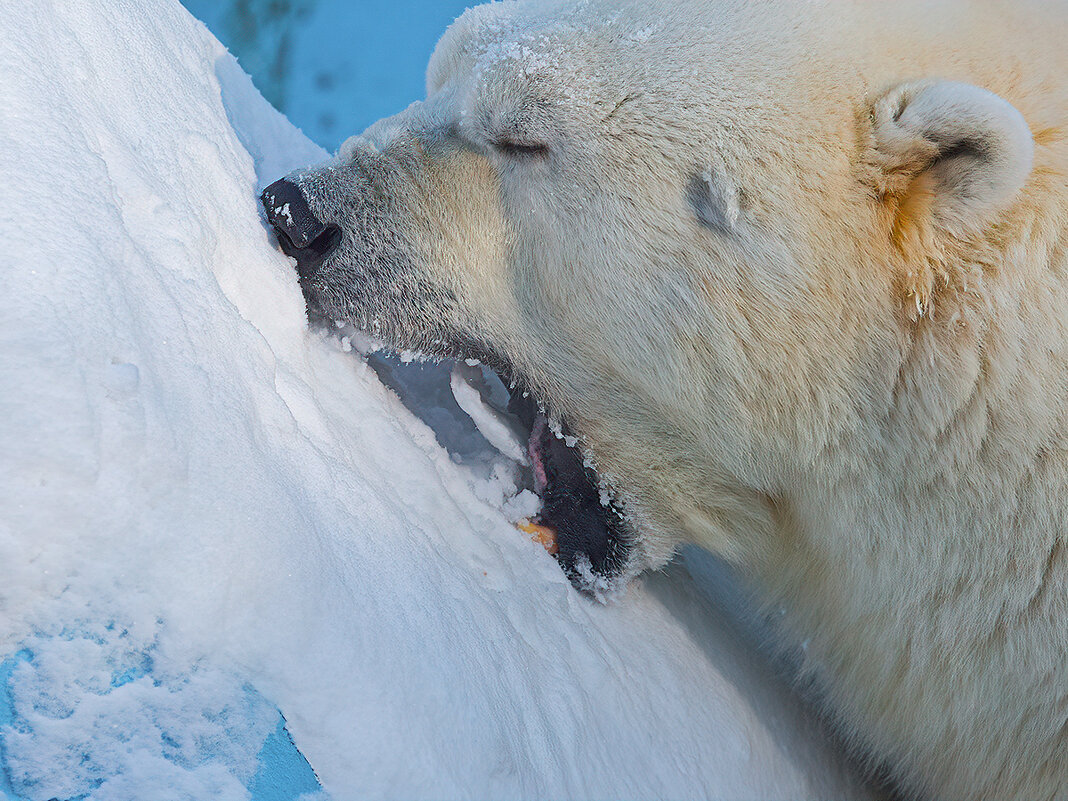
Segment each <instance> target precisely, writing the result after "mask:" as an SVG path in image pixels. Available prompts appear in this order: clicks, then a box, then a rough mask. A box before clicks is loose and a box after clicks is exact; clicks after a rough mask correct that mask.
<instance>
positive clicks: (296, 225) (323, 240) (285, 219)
mask: <svg viewBox="0 0 1068 801" xmlns="http://www.w3.org/2000/svg"><path fill="white" fill-rule="evenodd" d="M260 202H261V203H262V204H263V210H264V212H265V213H266V215H267V222H269V223H270V224H271V226H272V227H273V228H274V230H275V233H276V234H277V236H278V244H279V245H281V247H282V250H283V251H285V253H286V255H288V256H292V257H293V258H294V259H296V260H297V272H298V273H299V274H300V277H301V278H310V277H311V276H312V275H313V274H314V273H315V271H316V269H317V268H318V267H319V265H321V264H322V263H323V262H324V261H326V259H327V258H328V257H329V256H330V254H331V253H333V252H334V251H335V250H337V247H338V245H340V244H341V229H340V228H338V227H337V226H336V225H327V224H326V223H324V222H322V221H321V220H320V219H319V218H317V217H316V216H315V214H314V213H313V212H312V210H311V208H310V207H309V206H308V201H307V199H306V198H305V197H304V193H303V192H301V191H300V187H299V186H297V185H296V184H295V183H293V182H292V181H288V180H286V179H285V178H283V179H282V180H280V181H275V182H274V183H273V184H271V185H270V186H268V187H267V188H266V189H264V190H263V194H262V195H260Z"/></svg>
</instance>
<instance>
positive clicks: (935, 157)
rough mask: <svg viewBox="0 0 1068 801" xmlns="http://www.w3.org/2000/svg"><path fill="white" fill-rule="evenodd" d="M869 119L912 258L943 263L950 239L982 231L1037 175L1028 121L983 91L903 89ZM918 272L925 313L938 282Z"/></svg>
mask: <svg viewBox="0 0 1068 801" xmlns="http://www.w3.org/2000/svg"><path fill="white" fill-rule="evenodd" d="M869 118H870V119H869V121H870V124H871V126H872V138H873V139H872V141H873V144H874V149H875V155H874V167H875V168H876V169H875V172H876V175H875V181H876V190H877V193H878V195H879V196H880V197H881V198H882V199H883V200H885V201H889V203H890V207H891V209H892V210H893V235H894V239H895V241H896V242H897V244H898V245H899V246H900V247H902V249H903V250H905V251H906V256H907V257H909V258H910V260H914V259H918V258H928V259H932V260H934V261H938V255H939V251H941V250H942V248H944V247H945V245H946V244H947V242H946V235H948V236H950V237H954V238H958V239H960V238H965V237H968V236H970V235H973V234H976V233H979V232H981V231H982V230H983V229H984V228H986V227H987V226H988V225H990V224H991V223H992V222H994V221H995V220H996V219H997V215H998V213H999V212H1001V211H1002V210H1003V209H1005V208H1006V207H1007V206H1008V205H1009V203H1010V202H1011V201H1012V200H1013V198H1014V197H1015V196H1016V194H1017V193H1018V192H1019V191H1020V189H1021V188H1022V187H1023V185H1024V182H1025V181H1026V180H1027V176H1028V175H1029V174H1030V172H1031V165H1032V162H1033V160H1034V142H1033V140H1032V137H1031V131H1030V129H1029V128H1028V127H1027V123H1026V122H1025V121H1024V118H1023V116H1022V115H1021V114H1020V112H1019V111H1017V110H1016V109H1015V108H1014V107H1013V106H1012V105H1011V104H1010V103H1008V102H1007V101H1006V100H1003V99H1002V98H1001V97H999V96H998V95H996V94H994V93H992V92H988V91H987V90H985V89H980V88H979V87H977V86H972V85H970V84H965V83H956V82H953V81H917V82H910V83H905V84H901V85H898V86H896V87H894V88H893V89H891V90H890V91H889V92H887V93H886V94H884V95H883V96H882V97H880V98H879V99H878V100H877V101H876V102H875V103H874V105H873V106H872V107H871V109H870V115H869ZM917 250H919V251H921V252H916V251H917ZM916 266H917V267H919V265H916ZM919 270H920V272H921V273H928V275H927V277H926V278H927V280H925V279H924V277H923V276H921V275H915V276H913V278H914V279H917V280H916V283H917V285H916V286H914V287H910V291H913V292H914V294H915V295H916V304H917V308H918V310H919V311H920V313H921V314H923V313H924V311H925V305H926V303H927V300H928V298H929V296H930V292H931V289H932V287H931V284H932V283H933V280H930V279H932V276H931V275H930V270H927V269H924V268H923V267H919ZM936 271H937V268H936ZM941 277H942V279H943V280H947V276H946V275H945V274H943V275H942V276H941Z"/></svg>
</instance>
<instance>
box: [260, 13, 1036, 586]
mask: <svg viewBox="0 0 1068 801" xmlns="http://www.w3.org/2000/svg"><path fill="white" fill-rule="evenodd" d="M757 5H758V4H745V3H709V2H700V3H698V2H683V3H671V4H666V5H665V4H655V5H654V4H648V3H644V2H631V3H622V4H621V3H618V2H611V3H608V2H584V3H563V2H556V1H553V2H510V3H496V4H491V5H487V6H483V7H479V8H476V9H473V10H471V11H468V12H467V13H466V14H464V15H463V16H462V17H461V18H460V19H459V20H458V21H457V22H456V23H455V24H454V25H453V26H452V27H451V28H450V29H449V31H448V32H447V33H446V34H445V36H444V38H443V39H442V41H441V42H440V43H439V45H438V47H437V50H436V52H435V54H434V56H433V58H432V60H431V62H430V66H429V70H428V78H427V99H426V100H425V101H423V102H419V103H415V104H413V105H412V106H411V107H409V108H408V109H407V110H405V111H404V112H402V113H400V114H398V115H397V116H395V117H391V118H389V119H385V120H382V121H381V122H379V123H377V124H375V125H374V126H372V127H371V128H370V129H369V130H368V131H366V132H365V133H364V134H362V135H360V136H357V137H354V138H353V139H350V140H349V141H348V142H346V143H345V144H344V145H343V146H342V147H341V149H340V151H339V152H338V154H337V155H336V157H335V158H333V159H332V160H330V161H329V162H327V163H325V164H322V165H319V166H316V167H314V168H311V169H307V170H303V171H299V172H297V173H295V174H293V175H291V176H289V177H288V178H287V179H286V180H285V181H284V182H279V183H278V184H275V185H274V186H273V187H271V188H269V189H268V191H267V192H266V193H265V205H266V207H267V210H268V216H269V218H270V219H271V221H272V222H273V224H274V225H275V227H276V229H277V230H278V231H279V234H280V240H281V241H282V244H283V247H285V249H286V250H287V252H289V253H290V254H291V255H293V256H294V257H295V258H296V259H297V262H298V270H299V273H300V281H301V286H302V288H303V290H304V293H305V296H306V298H307V301H308V305H309V309H310V310H311V311H313V312H314V313H315V314H317V315H319V316H322V317H324V318H327V319H330V320H338V321H346V322H351V323H353V324H355V325H357V326H358V327H360V328H363V329H366V330H368V331H370V332H371V333H373V334H375V335H376V336H378V337H379V338H380V339H382V340H384V341H385V342H387V343H389V344H390V345H392V346H394V347H397V348H406V349H413V350H417V351H420V352H423V353H425V354H428V355H432V356H452V357H465V358H477V359H480V360H482V361H483V362H485V363H487V364H488V365H490V366H492V367H494V368H496V369H497V370H499V371H500V372H501V373H502V374H504V375H505V376H506V378H508V379H510V380H512V381H518V382H519V383H520V384H521V386H523V387H524V388H526V389H528V390H529V391H530V392H532V393H533V395H534V396H535V397H537V398H538V399H539V400H540V401H541V402H542V403H543V404H544V405H545V406H546V407H547V409H548V410H549V411H550V413H551V414H552V415H558V416H560V417H562V418H563V419H564V420H565V421H566V423H567V425H568V426H569V427H570V428H571V429H572V430H573V431H574V432H575V433H576V434H577V435H578V437H579V439H580V441H581V442H582V443H583V447H584V449H585V450H586V451H587V453H588V454H589V455H590V457H591V458H592V460H593V461H594V462H595V463H596V465H597V467H598V470H599V472H600V475H601V476H602V480H603V481H604V484H605V486H606V487H608V488H609V489H610V491H611V493H612V494H613V496H614V497H615V498H616V499H617V500H618V502H619V503H620V504H621V506H622V507H623V508H624V509H625V510H626V513H627V517H628V520H629V526H628V527H627V533H626V534H625V535H623V536H624V538H625V539H626V546H627V547H626V549H625V550H626V555H625V559H622V560H620V561H619V562H618V563H616V564H613V565H612V567H611V570H612V571H614V572H623V573H631V572H634V571H637V570H640V569H643V568H646V567H650V566H656V565H659V564H662V563H663V562H664V561H665V560H666V559H667V558H668V557H669V556H670V554H671V553H672V552H673V550H674V549H675V548H676V546H677V545H678V544H679V542H680V541H681V540H692V541H696V542H698V543H699V544H702V545H704V546H707V547H709V548H711V549H712V550H714V551H716V552H718V553H720V554H723V555H726V556H728V557H732V558H737V559H739V560H747V559H754V558H758V557H759V556H760V555H761V554H763V553H766V552H767V551H768V550H769V549H774V548H776V547H784V546H783V545H782V542H781V540H782V537H783V531H784V530H785V529H786V528H788V527H789V525H788V521H784V516H788V515H789V514H790V512H787V511H784V509H785V507H784V504H783V503H782V499H783V498H784V497H788V496H790V495H791V494H792V493H797V492H799V491H800V489H799V488H800V487H802V486H803V485H804V484H805V482H808V481H814V480H822V479H823V478H826V477H822V478H821V477H820V476H814V475H812V473H813V470H814V466H815V465H816V464H817V463H818V464H820V465H821V466H824V465H826V464H827V463H828V461H829V460H828V458H827V454H830V453H846V452H848V453H850V454H853V456H854V457H855V458H856V459H858V460H859V459H870V458H872V457H873V454H874V451H875V449H877V447H878V444H879V441H880V438H881V437H883V436H884V435H885V434H886V429H885V428H879V425H880V424H879V423H877V422H876V421H885V420H888V419H890V418H892V417H893V415H894V413H893V410H892V408H891V407H893V406H894V403H895V393H896V392H898V391H899V390H900V382H901V380H902V369H903V365H904V364H906V362H907V361H908V358H909V356H908V354H909V351H910V349H912V348H913V345H914V343H915V339H916V337H917V336H918V334H917V327H918V326H920V327H922V326H925V325H926V326H934V325H936V324H937V326H941V327H943V328H945V330H944V331H943V330H942V329H941V328H940V329H939V330H938V331H935V330H934V329H933V328H932V332H931V333H929V334H928V335H929V336H931V337H936V338H937V337H941V338H943V339H946V338H952V337H954V336H959V335H960V334H959V332H957V331H956V329H954V328H953V327H952V325H951V323H950V320H951V318H952V317H953V316H954V315H958V316H960V315H964V316H966V315H967V308H968V303H969V301H968V292H969V287H970V284H972V283H974V282H976V281H979V280H981V278H982V273H983V270H984V263H985V259H986V256H987V255H989V254H988V251H989V250H990V249H991V248H996V247H997V241H996V237H993V238H992V237H991V235H990V231H991V230H992V228H996V226H997V225H998V224H999V221H1000V220H1001V219H1002V216H1003V215H1004V213H1005V211H1006V209H1008V208H1009V207H1010V206H1011V205H1012V204H1013V203H1014V202H1017V196H1018V194H1019V192H1020V189H1021V187H1022V186H1023V185H1024V182H1025V180H1026V178H1027V176H1028V174H1029V172H1030V170H1031V163H1032V152H1033V144H1032V139H1031V134H1030V131H1029V129H1028V126H1027V125H1026V124H1025V122H1024V120H1023V117H1022V116H1021V115H1020V113H1019V112H1018V111H1017V110H1016V109H1015V108H1014V107H1013V106H1012V105H1010V103H1009V102H1007V101H1006V100H1005V99H1002V97H1000V96H999V95H998V94H995V93H994V92H992V91H989V90H988V89H986V88H980V87H978V86H976V85H973V84H970V83H966V82H961V81H959V80H951V79H948V78H944V77H941V76H943V75H946V74H947V73H946V72H939V69H940V67H939V66H937V65H932V66H929V67H928V66H925V65H924V64H923V63H921V62H920V61H919V60H916V59H915V58H913V57H912V56H911V55H909V53H910V52H911V51H909V50H908V48H903V51H902V52H899V53H896V54H894V55H892V56H887V55H885V53H887V52H889V51H891V50H892V49H893V44H892V40H893V39H894V37H895V35H897V34H895V33H894V32H892V31H881V32H878V33H879V34H880V35H882V36H883V37H884V39H885V40H886V41H883V42H879V39H878V36H874V38H872V40H871V41H868V42H861V41H846V40H845V39H846V38H848V36H847V35H845V34H843V32H842V31H841V30H837V29H835V26H834V25H833V24H831V23H829V22H828V21H827V20H826V19H821V18H819V16H818V15H816V14H815V13H812V12H810V8H809V6H808V5H807V4H796V3H792V4H791V3H786V4H783V5H782V6H781V7H778V8H777V9H776V10H775V12H774V13H775V15H776V21H775V22H774V23H773V24H770V25H769V24H768V11H767V10H766V9H765V10H764V11H761V10H760V8H757ZM844 37H845V38H844ZM962 69H963V68H962ZM949 77H950V78H953V77H955V76H954V75H950V76H949ZM994 88H997V87H994ZM962 319H963V318H962ZM895 408H899V407H895ZM920 413H921V412H919V411H916V414H920ZM914 422H915V421H912V420H910V419H907V415H906V416H905V418H903V419H898V420H895V421H894V422H893V424H894V425H895V426H898V427H899V428H900V430H902V431H905V430H908V428H909V427H910V425H912V424H913V423H914ZM841 458H842V459H843V460H844V461H848V458H847V457H844V456H843V457H841ZM848 468H849V466H848V464H844V463H843V464H842V465H840V475H839V476H838V477H836V478H834V477H832V478H831V479H827V480H845V479H842V478H841V476H844V475H846V474H847V473H848Z"/></svg>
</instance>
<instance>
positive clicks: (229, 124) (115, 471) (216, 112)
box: [0, 0, 863, 801]
mask: <svg viewBox="0 0 1068 801" xmlns="http://www.w3.org/2000/svg"><path fill="white" fill-rule="evenodd" d="M0 72H2V74H3V76H4V80H3V81H2V82H0V107H2V108H3V109H4V113H3V118H2V122H0V139H2V141H0V179H2V184H3V186H4V187H5V189H6V195H5V200H4V203H3V204H0V233H2V235H3V240H4V243H5V250H6V264H7V268H6V270H5V280H4V290H3V292H0V796H7V797H9V798H14V799H33V800H34V801H38V800H42V801H43V800H44V799H53V798H54V799H82V798H91V799H139V800H144V799H168V801H173V800H174V799H198V800H199V799H249V798H253V799H258V800H259V801H274V800H276V799H277V800H280V799H296V798H303V799H305V801H310V799H312V798H317V797H320V796H322V797H332V798H334V799H347V798H373V797H397V798H417V797H449V798H490V797H500V798H504V797H527V798H548V797H626V798H640V797H672V798H683V797H705V798H712V797H718V798H791V799H802V798H845V797H862V796H863V791H861V790H860V789H858V786H857V785H856V784H855V783H854V781H853V780H852V779H851V778H850V777H849V776H850V774H849V772H848V770H847V769H846V768H845V767H843V763H842V762H841V760H840V759H839V758H838V757H837V756H836V755H835V754H834V753H833V750H832V749H831V748H830V747H828V746H826V745H824V744H823V736H822V734H821V732H820V731H819V729H818V728H817V727H816V726H815V724H813V723H812V722H811V721H810V719H809V718H808V717H807V716H806V715H805V713H804V712H803V711H802V710H801V708H800V707H799V706H798V705H797V703H796V702H795V701H793V700H792V698H791V696H790V695H789V694H788V693H787V692H786V691H785V690H784V689H783V688H782V686H781V685H780V684H779V683H778V682H777V680H776V679H775V678H773V677H772V676H771V675H770V673H768V672H767V671H766V669H765V668H763V667H761V666H760V663H759V661H758V660H756V659H755V658H754V657H753V656H752V655H751V654H750V652H749V651H748V650H747V649H746V648H745V647H744V646H743V645H742V644H741V643H740V642H739V641H738V640H737V639H735V637H734V635H733V634H732V633H731V629H730V628H729V627H728V626H727V625H726V624H725V623H724V621H723V619H722V618H721V617H720V615H719V613H717V612H716V611H715V609H714V608H713V607H712V606H710V604H709V603H708V602H707V601H706V600H705V597H704V595H703V594H702V593H701V592H700V591H699V589H698V587H699V583H697V582H695V581H694V579H692V578H691V576H690V574H689V573H688V572H687V570H686V569H685V568H684V567H683V566H681V565H676V566H673V567H672V568H670V569H669V570H667V571H666V572H665V573H663V574H659V575H654V576H650V577H647V578H645V579H642V580H639V581H638V582H637V583H635V584H634V585H633V586H632V587H631V588H630V589H629V591H628V592H627V593H626V595H625V596H624V597H623V598H621V599H619V600H618V601H617V602H615V603H612V604H609V605H602V604H598V603H595V602H593V601H590V600H589V599H587V598H585V597H583V596H580V595H579V594H577V593H576V592H575V591H574V590H573V589H572V588H571V587H570V585H569V584H568V582H567V581H566V580H565V578H564V576H563V574H562V573H561V571H560V569H559V568H558V567H557V565H556V564H555V562H554V561H553V560H552V559H551V558H550V557H549V556H548V555H547V554H546V553H545V551H544V550H543V549H542V548H541V547H540V546H539V545H536V544H534V543H532V542H530V540H529V538H528V537H526V536H524V535H522V534H520V533H519V532H518V531H517V530H516V529H515V528H514V526H513V525H512V524H511V522H510V520H509V518H512V519H515V516H516V513H517V510H518V509H519V508H520V507H524V506H527V505H529V503H528V502H529V497H528V496H523V495H521V494H518V493H519V490H518V488H517V486H516V483H515V470H516V469H518V468H516V467H515V465H514V464H512V463H511V462H508V460H507V459H504V457H503V456H493V457H490V456H486V457H485V458H483V459H482V460H481V461H480V460H477V459H474V460H472V459H464V458H460V457H455V458H454V457H451V456H450V454H449V452H448V451H446V450H445V449H443V448H442V447H441V445H439V442H438V439H437V438H436V437H435V434H434V431H432V430H431V429H430V428H429V427H427V425H426V424H424V423H423V422H421V421H420V420H418V419H417V418H416V417H414V416H412V415H411V414H410V413H409V411H408V410H407V409H406V408H405V407H404V406H403V405H402V403H401V402H400V400H399V399H398V398H397V396H396V395H395V394H394V393H393V392H392V391H391V390H390V389H387V388H386V387H385V386H383V384H382V383H381V382H380V381H379V379H378V377H377V376H376V373H375V372H374V371H373V370H372V369H371V368H370V367H369V366H368V364H367V363H366V362H365V361H364V360H363V359H362V358H360V357H359V356H358V355H357V354H355V353H352V352H348V349H347V347H343V346H342V345H341V344H339V343H338V341H337V339H336V338H334V337H329V336H326V335H325V334H321V333H316V332H313V331H309V330H308V328H307V325H306V322H305V318H304V306H303V301H302V299H301V295H300V292H299V289H298V286H297V282H296V280H295V276H294V273H293V269H292V265H291V264H290V262H289V261H288V260H287V259H286V258H285V257H284V256H283V255H282V254H281V253H280V252H279V251H278V250H276V248H275V247H274V246H273V244H272V240H271V238H270V236H269V235H268V233H267V231H266V230H265V227H264V225H263V222H262V220H261V218H260V215H259V212H258V209H257V203H256V196H257V193H258V191H259V189H260V188H261V187H262V186H263V185H265V184H267V183H269V182H271V181H273V180H274V179H276V178H278V177H279V176H281V175H283V174H284V173H286V172H287V171H288V170H290V169H292V168H294V167H296V166H298V165H301V164H304V163H308V162H311V161H316V160H319V159H321V158H322V157H323V156H324V154H323V153H322V152H321V151H320V150H318V149H317V148H316V147H315V146H313V145H311V143H310V142H308V140H306V139H305V138H304V137H303V136H302V135H301V134H300V133H299V132H298V131H296V130H295V129H294V128H293V127H292V126H290V125H289V123H288V122H287V121H286V120H285V119H284V118H282V117H281V116H280V115H278V114H277V113H276V112H274V111H273V110H272V109H271V108H270V107H269V106H268V105H267V104H266V103H265V102H264V101H263V100H262V98H260V97H259V95H258V94H257V93H256V92H255V90H254V89H253V88H252V86H251V83H250V82H249V80H248V78H247V77H246V76H245V75H244V73H242V72H241V70H240V69H239V68H238V67H237V65H236V63H235V62H234V60H233V59H232V58H231V57H230V56H229V55H228V54H227V53H226V52H225V50H224V49H223V48H222V47H221V46H220V45H219V44H218V43H217V42H216V41H215V40H214V38H213V37H212V36H211V35H210V34H209V33H208V31H207V30H206V29H205V28H204V27H203V26H202V25H201V24H200V23H198V22H196V21H195V20H194V19H193V18H192V17H190V16H189V15H188V14H187V13H186V12H185V11H184V10H183V9H182V8H181V7H180V6H179V5H178V3H177V2H175V0H143V2H132V0H116V2H113V3H109V5H108V11H107V13H106V14H102V13H101V11H100V6H99V4H98V3H96V2H92V0H65V1H64V2H63V3H51V2H45V0H23V2H20V3H17V4H13V5H11V7H9V8H7V9H6V11H5V13H4V15H3V19H2V21H0ZM444 392H445V393H446V394H447V393H448V387H447V385H446V386H445V389H444ZM472 408H474V407H472ZM443 409H444V407H443ZM433 412H434V410H427V414H426V415H424V417H425V418H426V417H433ZM441 413H442V414H445V413H446V412H444V411H442V412H441ZM440 436H441V434H440V433H439V437H440ZM508 465H512V467H511V468H509V466H508ZM517 494H518V497H516V496H517Z"/></svg>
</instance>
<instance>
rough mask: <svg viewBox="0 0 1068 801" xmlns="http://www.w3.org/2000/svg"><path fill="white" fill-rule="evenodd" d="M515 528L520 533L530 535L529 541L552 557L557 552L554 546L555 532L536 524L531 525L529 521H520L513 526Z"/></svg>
mask: <svg viewBox="0 0 1068 801" xmlns="http://www.w3.org/2000/svg"><path fill="white" fill-rule="evenodd" d="M515 525H516V528H518V529H519V530H520V531H525V532H526V533H527V534H529V535H530V539H531V540H532V541H533V542H536V543H538V545H540V546H541V547H542V548H544V549H545V550H547V551H548V552H549V553H551V554H552V555H553V556H556V553H557V551H558V550H559V549H558V548H557V546H556V531H555V530H553V529H551V528H549V527H548V526H543V525H540V524H538V523H531V522H530V521H529V520H520V521H519V522H518V523H516V524H515Z"/></svg>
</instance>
